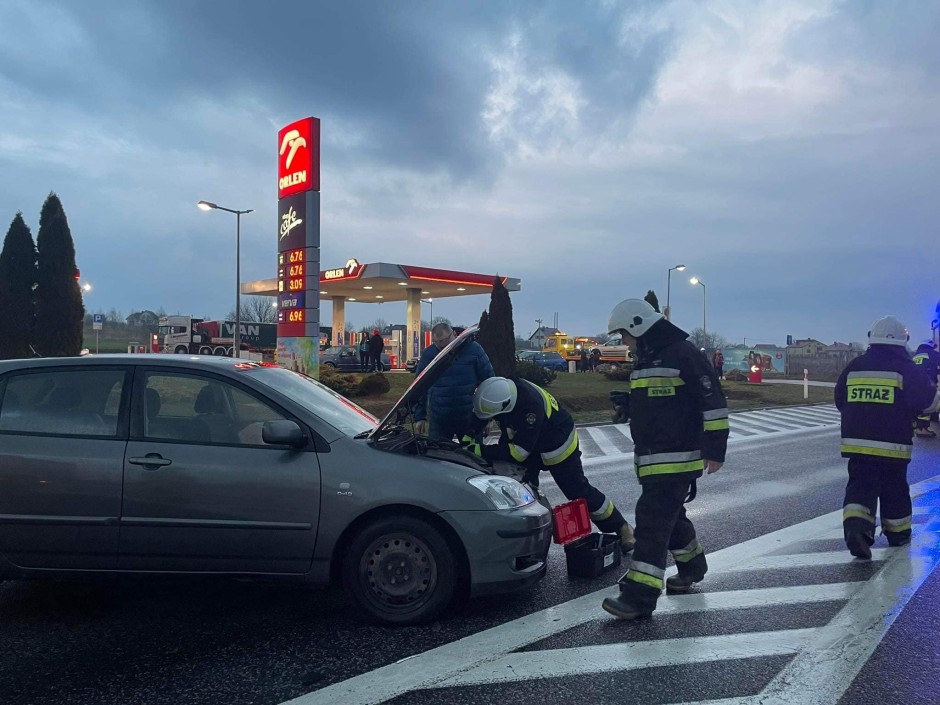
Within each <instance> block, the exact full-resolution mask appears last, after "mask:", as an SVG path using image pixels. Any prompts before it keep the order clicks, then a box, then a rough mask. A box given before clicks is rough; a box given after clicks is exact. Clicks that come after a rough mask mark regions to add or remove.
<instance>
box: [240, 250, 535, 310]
mask: <svg viewBox="0 0 940 705" xmlns="http://www.w3.org/2000/svg"><path fill="white" fill-rule="evenodd" d="M495 276H496V275H493V274H474V273H472V272H455V271H452V270H448V269H431V268H429V267H416V266H413V265H409V264H390V263H388V262H375V263H372V264H359V262H357V261H356V260H354V259H351V260H349V261H348V262H347V263H346V266H345V267H341V268H337V269H326V270H323V271H321V272H320V296H321V297H323V298H329V299H333V300H334V301H335V300H336V299H337V298H342V299H345V300H346V301H352V302H356V303H385V302H388V301H407V300H408V290H409V289H412V290H413V289H419V290H420V292H421V296H424V297H428V298H434V299H443V298H445V297H448V296H471V295H474V294H488V293H490V291H492V289H493V279H494V278H495ZM500 279H502V281H503V285H504V286H505V287H506V289H507V290H509V291H519V290H520V289H521V288H522V285H521V282H520V280H519V279H514V278H512V277H503V276H500ZM242 293H243V294H254V295H256V296H277V294H278V291H277V279H260V280H258V281H252V282H244V283H243V284H242Z"/></svg>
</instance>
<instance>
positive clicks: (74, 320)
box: [33, 193, 85, 357]
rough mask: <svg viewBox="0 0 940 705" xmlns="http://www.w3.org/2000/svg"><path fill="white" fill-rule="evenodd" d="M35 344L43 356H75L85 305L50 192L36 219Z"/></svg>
mask: <svg viewBox="0 0 940 705" xmlns="http://www.w3.org/2000/svg"><path fill="white" fill-rule="evenodd" d="M36 245H37V249H38V251H39V254H38V258H37V261H38V268H37V277H36V283H37V285H36V326H35V328H34V337H33V339H34V345H35V347H36V350H37V351H38V352H39V354H41V355H42V356H43V357H63V356H68V355H78V354H79V352H81V348H82V321H83V319H84V316H85V306H84V304H83V303H82V293H81V290H80V289H79V286H78V279H77V278H76V275H77V273H78V268H77V267H76V266H75V245H74V243H73V242H72V233H71V231H70V230H69V223H68V219H67V218H66V216H65V210H64V209H63V208H62V203H61V201H60V200H59V197H58V196H56V195H55V194H54V193H50V194H49V197H48V198H47V199H46V202H45V203H44V204H43V206H42V212H41V214H40V216H39V234H38V235H37V236H36Z"/></svg>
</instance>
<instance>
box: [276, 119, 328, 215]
mask: <svg viewBox="0 0 940 705" xmlns="http://www.w3.org/2000/svg"><path fill="white" fill-rule="evenodd" d="M277 142H278V145H279V148H278V162H277V197H278V198H284V197H285V196H290V195H291V194H294V193H301V192H302V191H311V190H312V191H319V190H320V121H319V120H318V119H317V118H313V117H309V118H304V119H303V120H298V121H297V122H292V123H291V124H290V125H287V126H285V127H283V128H281V131H280V132H278V133H277Z"/></svg>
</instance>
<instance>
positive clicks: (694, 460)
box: [633, 450, 705, 477]
mask: <svg viewBox="0 0 940 705" xmlns="http://www.w3.org/2000/svg"><path fill="white" fill-rule="evenodd" d="M633 458H634V465H635V466H636V474H637V477H649V476H651V475H671V474H676V473H680V472H695V471H697V470H702V469H704V467H705V464H704V462H703V461H702V452H701V451H698V450H693V451H688V452H681V453H653V454H652V455H635V456H633Z"/></svg>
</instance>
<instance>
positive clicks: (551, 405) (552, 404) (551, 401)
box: [532, 384, 558, 419]
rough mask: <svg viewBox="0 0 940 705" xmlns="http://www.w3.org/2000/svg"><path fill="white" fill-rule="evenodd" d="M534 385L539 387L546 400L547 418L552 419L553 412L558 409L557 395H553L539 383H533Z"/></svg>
mask: <svg viewBox="0 0 940 705" xmlns="http://www.w3.org/2000/svg"><path fill="white" fill-rule="evenodd" d="M532 386H533V387H535V388H536V389H538V390H539V392H540V393H541V394H542V401H544V402H545V418H547V419H550V418H551V417H552V412H553V411H557V410H558V402H557V401H556V400H555V397H553V396H552V395H551V394H549V393H548V392H546V391H545V390H544V389H542V388H541V387H539V386H538V385H536V384H533V385H532Z"/></svg>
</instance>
